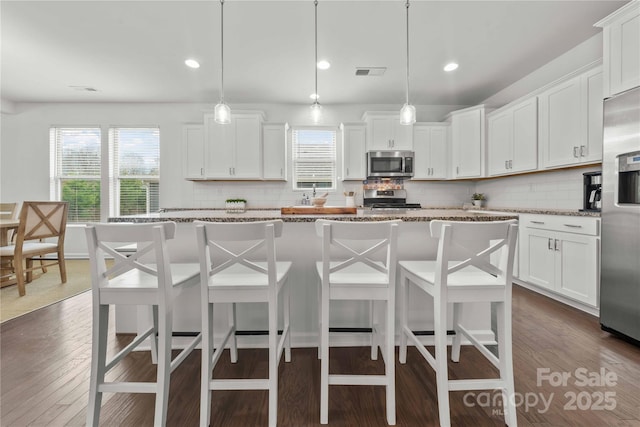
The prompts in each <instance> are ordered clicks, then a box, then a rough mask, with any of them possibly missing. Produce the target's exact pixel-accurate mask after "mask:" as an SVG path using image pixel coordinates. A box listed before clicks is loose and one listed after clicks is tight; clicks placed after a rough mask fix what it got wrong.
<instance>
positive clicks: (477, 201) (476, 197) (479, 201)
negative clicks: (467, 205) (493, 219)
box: [471, 193, 485, 208]
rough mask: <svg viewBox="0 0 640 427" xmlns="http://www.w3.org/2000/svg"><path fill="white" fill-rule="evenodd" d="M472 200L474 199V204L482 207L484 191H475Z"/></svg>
mask: <svg viewBox="0 0 640 427" xmlns="http://www.w3.org/2000/svg"><path fill="white" fill-rule="evenodd" d="M471 200H472V201H473V206H476V207H478V208H479V207H482V201H483V200H485V197H484V193H473V195H472V196H471Z"/></svg>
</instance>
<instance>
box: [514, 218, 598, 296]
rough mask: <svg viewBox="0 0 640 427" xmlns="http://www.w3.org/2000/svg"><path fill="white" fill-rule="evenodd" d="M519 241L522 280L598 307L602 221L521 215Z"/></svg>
mask: <svg viewBox="0 0 640 427" xmlns="http://www.w3.org/2000/svg"><path fill="white" fill-rule="evenodd" d="M519 242H520V244H519V248H520V271H519V279H520V280H522V281H524V282H527V283H530V284H532V285H535V286H537V287H541V288H544V289H546V290H548V291H551V292H553V293H556V294H559V295H561V296H563V297H567V298H570V299H572V300H576V301H579V302H581V303H583V304H586V305H588V306H590V307H597V306H598V288H599V281H600V267H599V264H600V262H599V260H600V220H599V218H593V217H572V216H556V215H528V214H527V215H520V238H519Z"/></svg>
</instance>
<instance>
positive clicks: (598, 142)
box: [580, 67, 603, 162]
mask: <svg viewBox="0 0 640 427" xmlns="http://www.w3.org/2000/svg"><path fill="white" fill-rule="evenodd" d="M582 93H583V97H584V98H583V99H585V102H583V114H582V117H583V118H584V119H585V120H586V123H584V124H583V125H582V129H583V130H584V131H585V132H586V134H585V136H584V138H583V141H585V142H586V144H585V145H581V146H580V160H581V161H582V162H597V161H600V160H602V121H603V120H602V117H603V113H602V109H603V90H602V68H601V67H598V68H596V69H594V70H591V71H589V72H588V73H586V74H585V75H584V76H583V77H582Z"/></svg>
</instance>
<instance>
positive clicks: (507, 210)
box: [469, 207, 600, 218]
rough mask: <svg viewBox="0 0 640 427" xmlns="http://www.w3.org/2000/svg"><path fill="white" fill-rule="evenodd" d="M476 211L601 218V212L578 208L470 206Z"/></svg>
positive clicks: (471, 209)
mask: <svg viewBox="0 0 640 427" xmlns="http://www.w3.org/2000/svg"><path fill="white" fill-rule="evenodd" d="M469 210H470V211H476V212H499V213H516V214H536V215H565V216H586V217H593V218H600V212H595V211H581V210H577V209H540V208H488V207H487V208H476V207H473V208H469Z"/></svg>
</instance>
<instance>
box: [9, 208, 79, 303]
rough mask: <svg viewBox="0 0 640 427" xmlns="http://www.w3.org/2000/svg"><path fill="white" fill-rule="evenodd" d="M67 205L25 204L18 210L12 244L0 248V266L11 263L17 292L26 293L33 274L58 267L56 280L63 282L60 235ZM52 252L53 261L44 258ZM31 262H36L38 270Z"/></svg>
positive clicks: (62, 253) (64, 266) (64, 227)
mask: <svg viewBox="0 0 640 427" xmlns="http://www.w3.org/2000/svg"><path fill="white" fill-rule="evenodd" d="M68 208H69V203H68V202H51V201H43V202H34V201H27V202H24V203H23V204H22V209H21V210H20V216H19V221H20V223H19V225H18V230H17V231H16V233H15V243H10V244H9V245H7V246H3V247H1V248H0V257H1V258H2V263H3V264H5V263H7V262H11V263H12V265H13V269H14V272H15V275H16V282H17V285H18V293H19V294H20V296H24V295H25V294H26V289H25V283H30V282H31V281H32V280H33V271H34V270H36V269H44V268H46V267H48V266H52V265H58V266H59V268H60V280H61V281H62V283H66V282H67V270H66V265H65V260H64V236H65V232H66V229H67V211H68ZM51 253H55V254H56V255H57V258H55V259H54V258H44V256H45V255H47V254H51ZM34 260H40V265H39V266H38V267H34V266H33V261H34Z"/></svg>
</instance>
